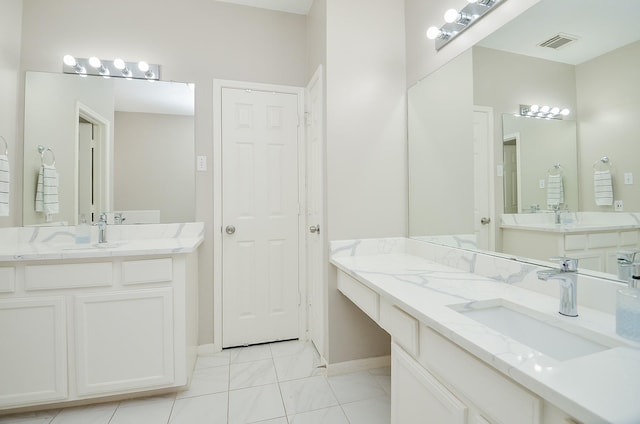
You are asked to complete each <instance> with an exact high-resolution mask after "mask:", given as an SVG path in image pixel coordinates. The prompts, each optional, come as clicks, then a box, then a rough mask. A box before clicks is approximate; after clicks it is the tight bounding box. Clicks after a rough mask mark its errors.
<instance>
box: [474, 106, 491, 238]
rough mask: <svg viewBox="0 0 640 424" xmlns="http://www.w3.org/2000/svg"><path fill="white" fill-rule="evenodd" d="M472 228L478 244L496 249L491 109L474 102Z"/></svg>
mask: <svg viewBox="0 0 640 424" xmlns="http://www.w3.org/2000/svg"><path fill="white" fill-rule="evenodd" d="M473 150H474V155H473V157H474V163H473V166H474V179H473V180H474V197H475V201H474V215H473V217H474V229H475V235H476V240H477V243H478V248H480V249H484V250H495V229H494V228H495V222H494V221H495V216H494V215H495V214H494V209H495V206H494V202H495V193H494V188H493V183H494V181H493V109H492V108H489V107H484V106H474V111H473Z"/></svg>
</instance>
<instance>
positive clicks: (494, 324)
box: [450, 299, 611, 361]
mask: <svg viewBox="0 0 640 424" xmlns="http://www.w3.org/2000/svg"><path fill="white" fill-rule="evenodd" d="M450 307H451V308H452V309H454V310H455V311H457V312H459V313H460V314H462V315H465V316H466V317H468V318H471V319H472V320H474V321H477V322H479V323H481V324H484V325H486V326H487V327H489V328H491V329H493V330H495V331H497V332H498V333H501V334H503V335H505V336H507V337H509V338H511V339H513V340H515V341H517V342H520V343H522V344H524V345H526V346H528V347H530V348H533V349H535V350H537V351H539V352H540V353H543V354H545V355H547V356H549V357H551V358H554V359H556V360H558V361H566V360H569V359H574V358H578V357H580V356H586V355H590V354H593V353H597V352H602V351H604V350H607V349H611V346H605V345H603V344H601V343H598V342H595V341H593V340H591V339H589V338H586V337H585V336H583V335H581V334H576V333H575V332H572V331H569V330H566V329H564V328H560V327H558V326H556V325H554V324H551V323H550V322H552V321H556V322H559V320H558V319H554V318H551V317H549V316H544V315H543V314H540V315H542V316H540V317H536V316H535V315H534V314H536V312H535V311H529V310H527V309H525V308H523V307H521V306H519V305H515V304H511V303H509V302H506V301H502V300H501V299H494V300H490V301H484V302H476V303H473V304H472V305H469V304H463V305H451V306H450ZM471 308H473V309H471ZM527 312H528V313H527ZM545 321H547V322H545ZM576 330H578V329H576ZM580 330H582V329H580Z"/></svg>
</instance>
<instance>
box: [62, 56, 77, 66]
mask: <svg viewBox="0 0 640 424" xmlns="http://www.w3.org/2000/svg"><path fill="white" fill-rule="evenodd" d="M62 61H63V62H64V64H65V65H67V66H76V63H78V62H76V58H75V57H73V56H71V55H70V54H66V55H64V57H63V58H62Z"/></svg>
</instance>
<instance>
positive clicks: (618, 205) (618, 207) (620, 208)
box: [613, 200, 624, 212]
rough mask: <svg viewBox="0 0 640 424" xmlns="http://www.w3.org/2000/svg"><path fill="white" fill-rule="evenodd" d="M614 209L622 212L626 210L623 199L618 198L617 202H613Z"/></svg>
mask: <svg viewBox="0 0 640 424" xmlns="http://www.w3.org/2000/svg"><path fill="white" fill-rule="evenodd" d="M613 209H614V210H615V211H616V212H622V211H623V210H624V204H623V203H622V200H616V201H615V202H613Z"/></svg>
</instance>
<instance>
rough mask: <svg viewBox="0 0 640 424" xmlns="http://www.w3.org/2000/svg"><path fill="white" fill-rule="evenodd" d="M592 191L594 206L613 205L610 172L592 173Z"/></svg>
mask: <svg viewBox="0 0 640 424" xmlns="http://www.w3.org/2000/svg"><path fill="white" fill-rule="evenodd" d="M593 189H594V195H595V199H596V205H598V206H611V205H613V185H612V183H611V172H610V171H608V170H607V171H595V172H594V173H593Z"/></svg>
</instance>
